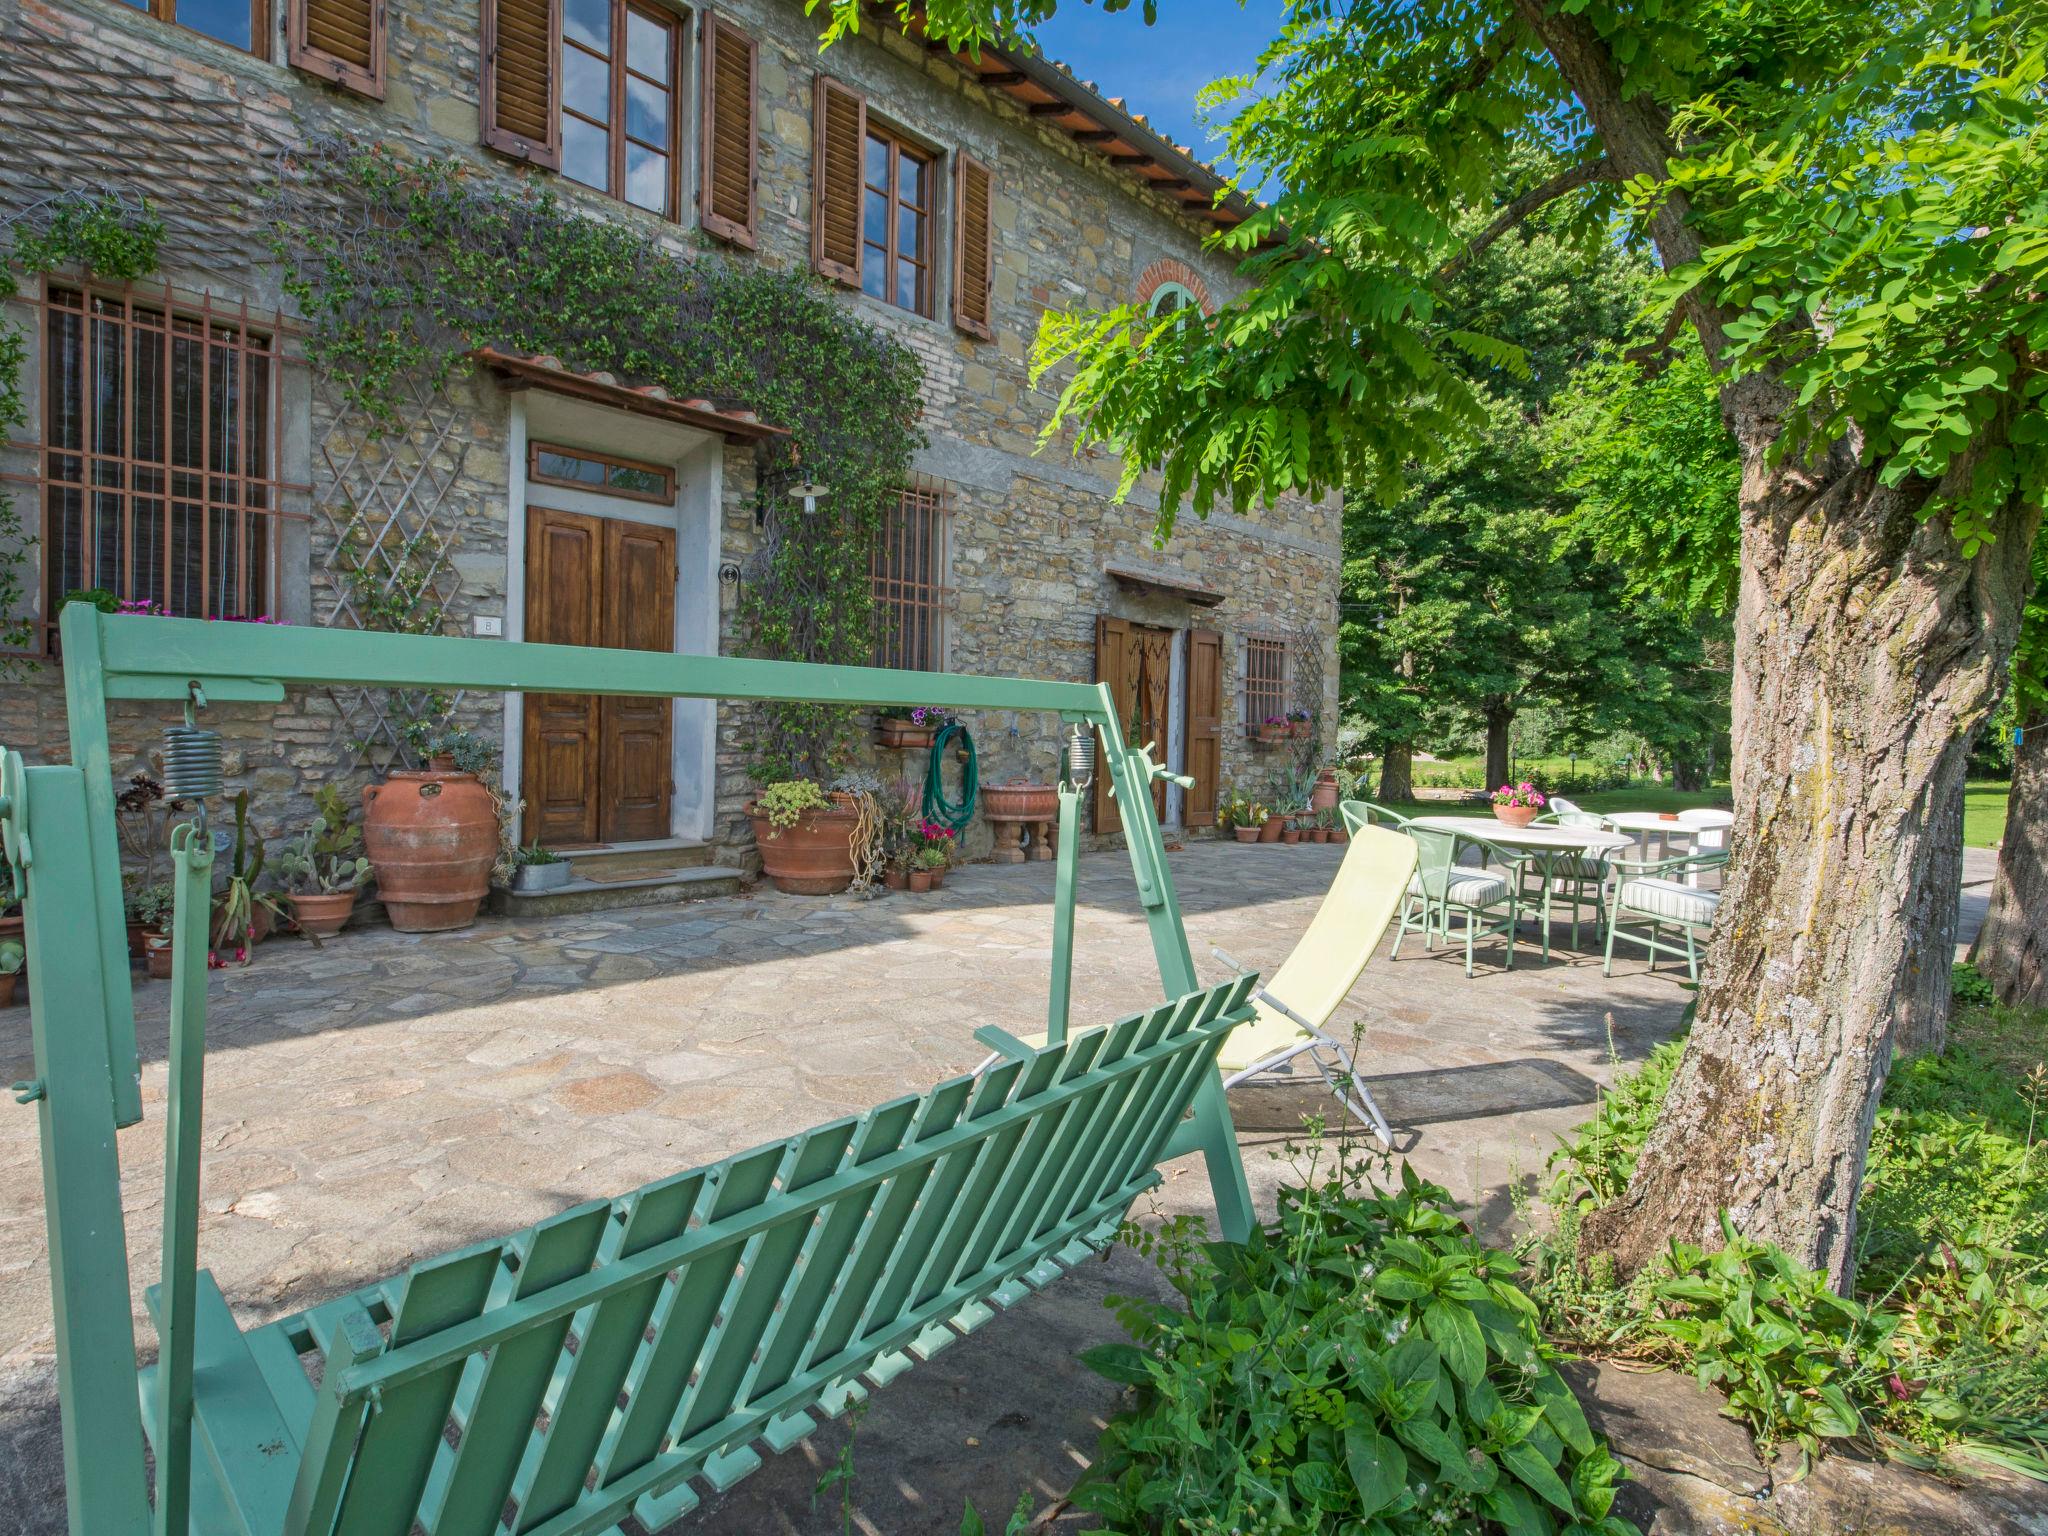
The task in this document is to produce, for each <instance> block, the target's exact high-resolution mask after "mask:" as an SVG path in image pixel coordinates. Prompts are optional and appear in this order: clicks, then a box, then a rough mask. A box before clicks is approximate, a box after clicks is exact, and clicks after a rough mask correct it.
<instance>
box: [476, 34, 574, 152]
mask: <svg viewBox="0 0 2048 1536" xmlns="http://www.w3.org/2000/svg"><path fill="white" fill-rule="evenodd" d="M561 36H562V11H561V0H483V39H482V41H483V90H482V96H481V100H482V104H483V117H484V134H483V138H484V143H485V144H487V145H489V146H490V147H491V148H492V149H498V150H503V151H504V152H505V153H506V154H508V155H515V156H517V157H518V158H519V159H521V160H526V161H530V162H531V163H533V164H534V165H544V166H547V167H548V168H549V169H551V170H553V169H559V168H560V166H561V163H562V134H561V121H562V72H561V69H560V67H559V63H560V59H561Z"/></svg>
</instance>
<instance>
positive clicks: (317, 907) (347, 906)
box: [291, 890, 356, 939]
mask: <svg viewBox="0 0 2048 1536" xmlns="http://www.w3.org/2000/svg"><path fill="white" fill-rule="evenodd" d="M291 903H292V921H293V922H295V923H297V924H298V926H299V932H301V933H305V934H310V935H312V936H313V937H314V938H316V939H331V938H333V937H334V936H335V935H336V934H338V933H340V932H341V930H342V927H343V925H344V924H346V923H347V922H348V919H349V914H350V913H352V912H354V911H355V909H356V893H355V892H354V891H353V890H346V891H332V892H329V891H307V892H304V893H302V894H300V895H296V896H293V897H292V898H291Z"/></svg>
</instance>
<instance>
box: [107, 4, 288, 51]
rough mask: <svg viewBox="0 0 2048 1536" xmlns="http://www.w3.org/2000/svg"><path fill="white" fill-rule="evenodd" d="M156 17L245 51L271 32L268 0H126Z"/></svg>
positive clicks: (258, 47) (258, 46) (253, 48)
mask: <svg viewBox="0 0 2048 1536" xmlns="http://www.w3.org/2000/svg"><path fill="white" fill-rule="evenodd" d="M125 3H127V4H128V5H130V6H132V7H134V8H135V9H136V10H138V11H147V12H148V13H149V14H150V15H152V16H154V17H156V18H157V19H158V20H159V21H174V22H176V23H177V24H178V25H179V26H181V27H190V28H191V29H192V30H193V31H194V32H203V33H205V34H206V35H207V36H208V37H211V38H217V39H218V40H219V41H221V42H223V43H226V44H227V45H228V46H229V47H231V48H239V49H241V50H242V51H243V52H244V53H256V52H259V51H261V49H262V47H263V44H264V42H265V40H266V39H268V37H269V36H270V4H269V0H125Z"/></svg>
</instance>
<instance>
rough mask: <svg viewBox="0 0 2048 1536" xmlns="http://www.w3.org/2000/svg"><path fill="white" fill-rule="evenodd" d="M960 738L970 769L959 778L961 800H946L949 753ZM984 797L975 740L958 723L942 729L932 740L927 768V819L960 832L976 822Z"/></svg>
mask: <svg viewBox="0 0 2048 1536" xmlns="http://www.w3.org/2000/svg"><path fill="white" fill-rule="evenodd" d="M956 736H957V737H959V738H960V745H962V746H963V747H965V748H966V749H967V768H966V771H965V772H963V773H962V774H961V775H960V798H959V799H958V800H949V799H947V798H946V784H945V762H946V754H947V753H948V752H950V751H952V750H953V738H954V737H956ZM980 794H981V759H980V758H979V757H978V756H977V755H976V753H975V750H974V737H973V735H972V734H970V733H969V731H968V729H967V727H966V726H964V725H962V724H961V723H960V722H959V721H957V720H956V721H954V722H953V723H952V724H951V725H948V726H946V727H944V728H943V729H942V730H940V732H939V734H938V735H936V736H934V737H933V738H932V751H931V756H930V757H929V758H928V759H927V760H926V762H925V769H924V819H925V820H926V821H930V822H936V823H937V824H938V825H939V826H942V827H945V828H946V829H947V830H948V831H952V832H960V831H964V830H965V829H966V826H967V823H968V822H970V821H972V820H974V802H975V801H976V800H977V799H978V798H979V797H980Z"/></svg>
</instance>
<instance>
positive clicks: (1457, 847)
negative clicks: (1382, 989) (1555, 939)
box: [1394, 822, 1529, 976]
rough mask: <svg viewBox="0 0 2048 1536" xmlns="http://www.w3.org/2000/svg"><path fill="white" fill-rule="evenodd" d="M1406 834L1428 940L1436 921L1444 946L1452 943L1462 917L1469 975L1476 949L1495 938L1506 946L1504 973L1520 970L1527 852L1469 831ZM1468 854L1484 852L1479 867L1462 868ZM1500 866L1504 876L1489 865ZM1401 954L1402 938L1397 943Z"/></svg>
mask: <svg viewBox="0 0 2048 1536" xmlns="http://www.w3.org/2000/svg"><path fill="white" fill-rule="evenodd" d="M1404 830H1405V831H1406V832H1407V834H1408V835H1409V836H1410V837H1411V838H1413V839H1414V840H1415V849H1416V856H1417V857H1416V862H1417V868H1416V871H1415V883H1414V886H1413V887H1412V889H1413V890H1414V891H1415V892H1416V894H1418V895H1419V896H1420V897H1421V899H1422V904H1423V910H1422V921H1423V936H1424V942H1425V943H1427V941H1428V933H1429V925H1430V924H1431V923H1432V922H1433V923H1434V924H1435V926H1436V931H1437V934H1438V936H1439V937H1440V938H1442V940H1443V941H1444V943H1445V944H1449V943H1450V942H1451V916H1452V914H1453V913H1455V914H1457V916H1458V918H1459V919H1460V922H1461V927H1460V932H1461V933H1462V934H1463V935H1464V939H1465V974H1466V975H1467V976H1470V975H1471V974H1472V945H1473V942H1474V941H1475V940H1478V939H1483V938H1489V937H1491V936H1492V935H1494V934H1501V935H1503V936H1504V938H1505V940H1506V944H1507V962H1506V965H1505V967H1504V968H1505V969H1507V970H1510V971H1511V970H1513V969H1514V968H1515V928H1516V925H1517V924H1518V923H1519V922H1520V921H1521V915H1522V914H1521V893H1522V873H1523V870H1524V868H1525V866H1526V865H1527V864H1528V862H1529V858H1528V855H1527V854H1524V853H1520V852H1513V851H1510V850H1508V849H1506V848H1501V847H1498V846H1496V845H1495V844H1493V843H1490V842H1488V841H1487V840H1486V839H1485V838H1483V837H1475V836H1473V835H1472V834H1471V833H1469V832H1445V831H1441V830H1439V829H1438V828H1435V827H1425V826H1420V825H1418V824H1416V823H1414V822H1410V823H1409V824H1408V825H1407V827H1406V828H1404ZM1467 850H1474V851H1476V852H1477V853H1478V854H1479V857H1480V860H1481V862H1480V864H1479V866H1478V867H1476V868H1475V867H1473V866H1471V865H1465V864H1460V863H1459V862H1458V859H1459V856H1460V855H1461V854H1463V853H1465V852H1466V851H1467ZM1494 863H1497V864H1499V865H1500V866H1501V868H1502V870H1503V871H1505V873H1501V874H1495V873H1494V872H1493V871H1492V870H1491V869H1488V868H1487V867H1486V866H1487V865H1488V864H1494ZM1394 953H1395V955H1396V956H1398V955H1399V954H1400V938H1399V936H1398V935H1397V936H1396V938H1395V940H1394Z"/></svg>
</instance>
